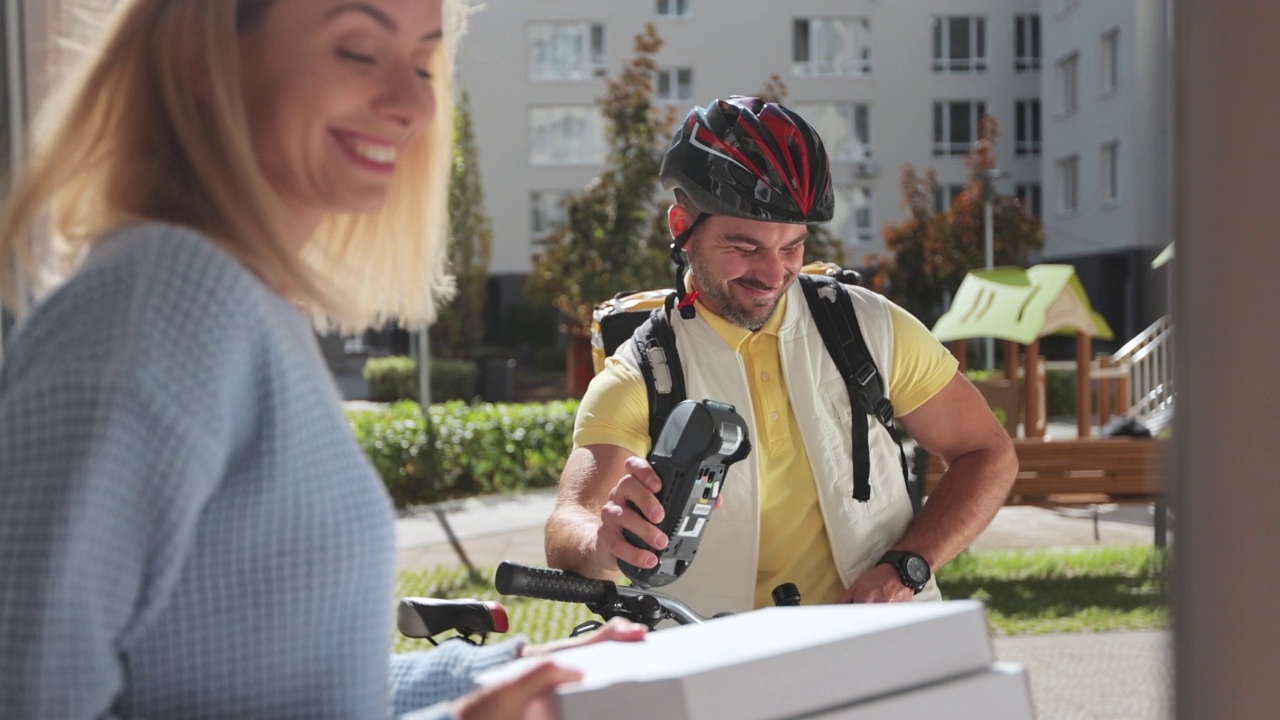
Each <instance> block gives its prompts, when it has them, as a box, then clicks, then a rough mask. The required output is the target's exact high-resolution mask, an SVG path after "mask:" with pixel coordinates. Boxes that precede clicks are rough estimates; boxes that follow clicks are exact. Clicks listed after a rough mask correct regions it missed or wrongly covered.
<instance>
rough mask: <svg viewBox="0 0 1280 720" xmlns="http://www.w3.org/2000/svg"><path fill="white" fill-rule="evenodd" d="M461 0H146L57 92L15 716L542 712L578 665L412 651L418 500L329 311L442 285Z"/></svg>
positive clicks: (18, 423) (16, 428) (27, 403)
mask: <svg viewBox="0 0 1280 720" xmlns="http://www.w3.org/2000/svg"><path fill="white" fill-rule="evenodd" d="M459 2H460V0H238V2H232V1H231V0H120V2H118V3H117V7H116V8H115V10H114V12H113V14H112V15H111V20H110V23H109V24H108V26H107V27H105V28H104V29H103V31H102V32H101V34H100V37H101V41H100V44H99V45H98V46H97V47H96V48H95V49H93V50H91V51H90V52H89V53H88V54H87V55H86V58H85V60H84V63H83V66H82V67H81V68H80V70H79V71H78V74H75V75H73V76H72V77H70V78H69V79H68V80H66V82H65V83H64V85H63V86H62V87H61V89H60V90H59V91H58V93H56V94H55V95H54V97H53V99H52V100H51V102H50V103H49V105H48V107H47V108H46V111H45V113H44V115H43V116H42V117H41V118H40V120H39V122H38V123H37V127H38V128H40V130H41V131H42V132H41V134H40V136H39V137H37V138H36V139H35V142H34V147H33V151H34V152H33V160H32V162H31V163H30V164H29V165H28V167H27V168H26V169H25V172H24V174H23V175H22V177H21V179H20V181H19V183H18V184H17V186H16V187H15V188H14V190H13V193H12V195H11V197H10V202H9V204H8V206H7V207H6V209H5V211H4V214H3V219H2V220H0V289H3V291H4V298H5V300H6V301H7V303H8V304H9V306H10V307H12V308H14V309H16V310H18V311H19V312H21V313H24V314H25V317H24V318H23V320H22V322H21V326H20V327H19V329H18V330H17V331H16V333H15V334H14V336H13V337H12V338H11V343H10V346H9V347H8V349H7V352H6V356H5V357H6V360H5V363H4V365H3V367H2V368H0V494H3V497H4V500H3V502H0V578H3V580H2V581H0V648H3V651H0V697H2V698H3V704H4V712H5V714H6V716H11V717H59V718H97V717H145V718H152V719H154V718H180V717H181V718H187V717H209V718H249V717H253V718H283V717H299V718H324V717H332V718H372V717H382V716H387V715H389V714H391V713H392V712H396V713H404V712H410V711H414V710H417V709H419V708H424V707H426V706H429V705H431V704H432V703H436V702H439V701H453V702H452V704H443V705H436V706H434V707H428V708H426V709H424V710H421V711H420V712H419V713H418V715H417V716H420V717H448V716H452V715H458V716H461V717H463V718H473V717H475V718H478V717H520V716H521V713H523V712H524V710H525V709H526V706H528V705H530V703H533V702H536V700H537V699H538V698H540V697H544V696H545V695H546V693H547V692H548V691H549V690H550V689H551V688H552V687H553V686H554V685H556V684H558V683H560V682H563V681H565V680H569V679H572V677H573V676H572V674H571V673H568V672H567V671H564V670H561V669H559V668H557V667H555V666H554V665H552V664H543V665H541V666H538V667H535V669H533V670H532V671H530V672H527V673H525V674H523V675H522V676H520V677H519V678H517V679H516V680H514V681H512V682H510V683H508V684H506V685H503V686H498V687H497V688H494V689H490V690H489V691H484V692H474V693H472V694H470V695H467V696H465V697H462V698H461V699H456V698H458V697H459V696H461V695H462V694H463V693H466V692H470V691H472V690H474V688H475V686H474V684H473V683H472V681H471V677H472V675H473V674H474V673H475V672H476V671H478V670H479V669H481V668H484V667H488V666H490V665H493V664H496V663H500V662H503V661H506V660H509V659H511V658H513V657H515V656H517V655H519V654H521V653H522V652H525V653H526V654H527V649H524V648H523V647H522V643H521V642H518V641H517V642H509V643H504V644H501V645H498V646H494V647H490V648H484V649H481V650H470V649H469V648H465V646H463V647H455V648H448V647H446V648H443V649H441V650H437V651H434V652H432V653H426V654H418V655H410V656H402V657H399V658H396V659H395V661H394V662H393V663H392V666H393V667H392V668H391V671H390V673H389V670H388V657H389V655H390V632H391V627H392V623H391V608H392V597H391V593H392V581H393V574H394V570H393V563H394V538H393V526H392V516H391V510H390V506H389V503H388V500H387V496H386V494H385V491H384V489H383V487H382V485H381V483H380V481H379V479H378V478H377V476H376V475H375V474H374V473H373V472H372V470H371V468H370V466H369V465H368V463H367V462H366V460H365V459H364V456H363V455H362V453H361V451H360V449H359V447H358V446H357V445H356V444H355V442H354V440H353V439H352V437H351V435H350V432H349V430H348V428H347V425H346V422H345V419H344V417H343V414H342V411H341V406H340V404H339V399H338V396H337V394H336V392H335V389H334V386H333V383H332V380H331V379H330V377H329V376H328V373H327V370H326V367H325V365H324V363H323V361H322V358H321V356H320V355H319V353H318V352H317V350H316V347H315V343H314V340H313V336H312V332H311V326H310V318H313V317H317V316H326V317H328V318H331V319H332V320H334V321H336V322H337V323H339V324H342V325H344V326H347V327H353V328H354V327H362V326H364V325H366V324H369V323H376V322H378V321H381V320H384V319H387V318H391V317H395V318H400V319H402V320H404V321H406V322H409V323H415V322H422V321H425V320H428V319H429V318H430V317H431V316H432V314H433V302H434V298H435V297H436V296H437V295H438V294H439V293H440V291H441V290H442V289H443V288H444V286H445V282H446V278H445V275H444V268H443V259H442V256H441V252H440V251H441V245H442V238H443V232H444V227H443V226H444V218H445V208H444V198H445V189H444V185H443V183H444V181H445V178H446V174H445V171H446V166H445V165H444V162H445V159H446V157H447V148H448V143H449V137H448V133H449V129H450V123H449V122H439V121H438V120H439V119H440V118H442V117H443V118H447V117H448V113H449V111H450V107H449V99H450V91H449V84H448V82H449V78H450V70H451V68H450V59H451V55H452V49H453V44H454V42H455V41H456V39H457V37H458V33H459V30H460V24H461V22H460V20H461V15H460V10H459V8H458V7H457V5H458V4H459ZM433 119H434V120H436V121H435V122H433ZM32 237H36V238H43V237H50V238H54V239H55V240H51V241H49V242H34V243H33V242H32V241H31V240H30V238H32ZM33 298H34V299H35V302H34V304H31V300H32V299H33ZM637 635H638V631H637V630H636V629H634V628H625V627H618V626H614V627H612V628H609V629H607V630H606V631H605V634H604V635H603V636H601V637H605V638H622V639H631V638H634V637H636V636H637ZM455 644H456V643H455ZM448 645H450V644H449V643H446V646H448ZM389 687H390V688H391V689H390V692H389V690H388V688H389ZM389 695H390V696H391V697H390V699H389Z"/></svg>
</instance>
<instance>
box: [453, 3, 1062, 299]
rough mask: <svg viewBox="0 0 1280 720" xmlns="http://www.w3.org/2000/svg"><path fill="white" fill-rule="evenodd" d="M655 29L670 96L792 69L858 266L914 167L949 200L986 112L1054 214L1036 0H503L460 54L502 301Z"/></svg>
mask: <svg viewBox="0 0 1280 720" xmlns="http://www.w3.org/2000/svg"><path fill="white" fill-rule="evenodd" d="M650 22H652V23H654V24H655V25H656V26H657V30H658V33H659V35H661V37H662V38H663V39H664V41H665V46H664V48H663V49H662V51H661V53H660V55H659V56H658V62H659V65H660V68H661V70H660V72H659V75H658V77H657V83H656V90H657V96H658V100H659V101H660V102H662V103H666V104H670V105H671V106H672V107H674V108H676V109H677V110H678V112H679V114H680V115H683V113H684V112H685V111H687V109H688V108H689V107H691V106H693V105H695V104H705V103H706V102H708V101H709V100H711V99H713V98H717V97H725V96H728V95H730V94H751V93H756V92H759V91H760V90H761V89H762V88H763V87H764V86H765V83H766V81H768V79H769V78H770V77H771V76H773V75H775V74H776V75H778V76H779V77H780V78H781V79H782V81H783V82H784V83H785V85H786V88H787V101H786V102H787V104H788V105H789V106H791V107H792V108H794V109H796V110H797V111H799V112H800V113H801V114H802V115H804V116H805V117H806V118H808V119H809V120H810V121H812V122H814V123H815V124H816V125H817V127H818V128H819V131H820V132H821V134H822V136H823V138H824V140H825V141H826V144H827V147H828V151H829V153H830V155H831V159H832V161H833V172H832V176H833V181H834V183H835V187H836V218H835V220H834V222H833V224H832V229H833V230H834V231H835V232H836V233H837V234H838V235H839V236H840V237H841V238H842V239H843V241H844V243H845V246H846V255H847V257H848V258H850V259H851V261H852V262H853V263H855V264H856V263H860V262H861V261H862V260H863V259H864V258H865V257H866V256H867V255H869V254H873V253H883V252H884V242H883V239H882V237H881V235H880V227H881V226H882V225H883V224H884V223H885V222H889V221H896V220H898V219H899V218H900V217H901V216H902V213H901V210H900V207H899V206H900V202H901V191H900V187H899V177H900V169H901V167H902V165H903V164H904V163H911V164H912V165H915V166H916V167H919V168H924V167H934V168H936V169H937V172H938V177H939V180H940V181H941V183H942V185H943V191H942V192H941V193H940V194H939V195H940V197H939V198H938V202H939V203H940V204H946V203H947V202H949V200H950V198H951V196H952V194H953V193H954V192H956V191H957V190H958V188H959V187H961V186H962V185H963V183H964V182H965V177H966V171H965V168H964V162H963V160H964V155H965V153H966V152H967V151H968V149H969V147H970V145H971V144H972V142H973V140H974V139H975V136H976V132H977V125H978V118H979V117H980V116H981V115H982V114H984V113H990V114H992V115H994V116H995V117H996V119H997V120H998V121H999V122H1000V127H1001V137H1000V140H999V142H998V145H997V153H998V156H999V158H1000V169H1001V170H1002V179H1000V180H997V189H998V190H999V191H1000V192H1003V193H1007V194H1013V193H1017V194H1019V195H1020V196H1022V197H1024V198H1025V199H1026V200H1027V202H1028V203H1029V204H1031V205H1032V206H1033V209H1034V210H1035V211H1036V212H1039V211H1040V206H1041V203H1042V196H1043V192H1042V186H1041V152H1042V132H1041V122H1042V120H1041V116H1042V112H1041V84H1042V74H1043V68H1042V66H1043V62H1042V57H1043V53H1042V51H1041V44H1042V38H1041V35H1042V31H1041V19H1040V2H1039V0H967V1H966V2H963V3H958V2H955V1H954V0H913V1H912V2H885V1H884V0H792V1H791V2H787V3H770V2H743V1H742V0H630V1H628V2H617V0H555V1H554V2H552V1H551V0H488V1H487V2H486V3H485V4H484V7H483V9H481V10H479V11H478V12H476V13H475V14H474V15H473V16H472V18H471V23H470V32H469V35H468V37H467V40H466V42H465V44H464V46H463V49H462V54H461V57H460V65H459V73H460V86H461V87H462V88H463V89H465V90H466V91H467V92H468V93H469V94H470V97H471V103H472V111H473V119H474V122H475V131H476V135H477V137H478V139H479V145H480V152H481V157H480V170H481V173H482V175H483V182H484V186H485V193H486V201H487V203H488V211H489V214H490V215H491V217H492V218H493V223H494V237H495V242H494V254H493V263H492V271H493V273H494V276H495V287H496V292H495V297H494V300H496V301H497V302H499V303H509V302H513V301H514V300H515V299H516V298H517V297H519V292H520V288H521V286H522V285H523V280H524V278H525V277H526V276H527V273H528V272H529V270H530V267H531V264H530V257H531V256H532V255H533V254H534V253H535V252H536V251H537V248H536V245H535V241H536V239H537V238H539V237H540V236H541V235H543V234H544V233H545V232H546V231H547V229H548V228H549V227H550V226H551V224H552V223H554V222H555V221H556V219H557V217H558V213H559V212H560V211H559V206H558V203H559V200H560V199H561V198H563V197H564V196H565V195H566V194H568V193H572V192H575V191H577V190H578V189H580V188H581V187H582V186H583V185H585V184H586V183H587V182H589V181H590V180H591V179H592V178H593V177H594V176H595V175H596V174H597V173H598V172H599V171H600V170H601V168H602V167H603V162H604V159H605V153H606V144H605V141H604V127H603V124H602V121H601V118H600V114H599V110H598V108H597V107H596V106H595V100H596V98H597V97H599V96H600V95H601V94H602V92H603V91H604V86H605V85H604V80H603V78H604V76H606V75H608V74H611V73H614V72H616V71H617V70H618V69H619V68H620V67H621V65H622V63H623V61H624V60H625V59H626V58H627V57H629V56H631V55H632V51H633V38H634V37H635V35H636V34H637V33H639V32H640V31H641V30H642V29H643V27H644V25H645V23H650Z"/></svg>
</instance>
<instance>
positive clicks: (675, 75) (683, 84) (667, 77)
mask: <svg viewBox="0 0 1280 720" xmlns="http://www.w3.org/2000/svg"><path fill="white" fill-rule="evenodd" d="M655 96H656V97H657V99H658V100H661V101H663V102H678V101H682V100H690V99H692V98H693V70H692V69H691V68H668V69H664V70H659V71H658V76H657V92H656V93H655Z"/></svg>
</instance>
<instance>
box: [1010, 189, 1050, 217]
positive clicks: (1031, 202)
mask: <svg viewBox="0 0 1280 720" xmlns="http://www.w3.org/2000/svg"><path fill="white" fill-rule="evenodd" d="M1013 193H1014V197H1016V198H1018V204H1019V205H1021V206H1022V208H1023V209H1024V210H1026V211H1027V214H1028V215H1030V216H1031V217H1033V218H1040V217H1042V216H1043V213H1044V207H1043V206H1042V205H1041V200H1040V183H1018V184H1017V185H1016V186H1015V187H1014V189H1013Z"/></svg>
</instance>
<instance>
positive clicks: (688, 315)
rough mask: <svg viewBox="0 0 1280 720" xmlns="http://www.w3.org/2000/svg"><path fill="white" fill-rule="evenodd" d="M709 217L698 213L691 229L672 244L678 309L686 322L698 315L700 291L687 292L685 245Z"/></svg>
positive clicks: (668, 309)
mask: <svg viewBox="0 0 1280 720" xmlns="http://www.w3.org/2000/svg"><path fill="white" fill-rule="evenodd" d="M709 217H711V216H710V215H708V214H707V213H704V212H700V213H698V217H696V218H694V219H693V222H691V223H689V227H687V228H685V231H684V232H682V233H680V234H679V235H677V236H676V239H675V241H674V242H672V243H671V259H672V261H674V262H675V264H676V296H675V301H676V307H678V308H679V309H680V317H682V318H684V319H685V320H692V319H693V318H694V316H695V315H697V313H698V311H697V309H696V308H695V307H694V306H693V301H694V300H696V299H698V291H697V290H694V291H693V292H692V293H688V292H686V291H685V287H684V276H685V275H686V274H688V271H689V256H688V254H687V253H686V252H685V251H684V245H685V243H687V242H689V238H690V237H692V236H693V231H694V230H696V229H698V225H700V224H702V221H703V220H706V219H707V218H709ZM670 311H671V308H670V307H668V308H667V312H668V313H670Z"/></svg>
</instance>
